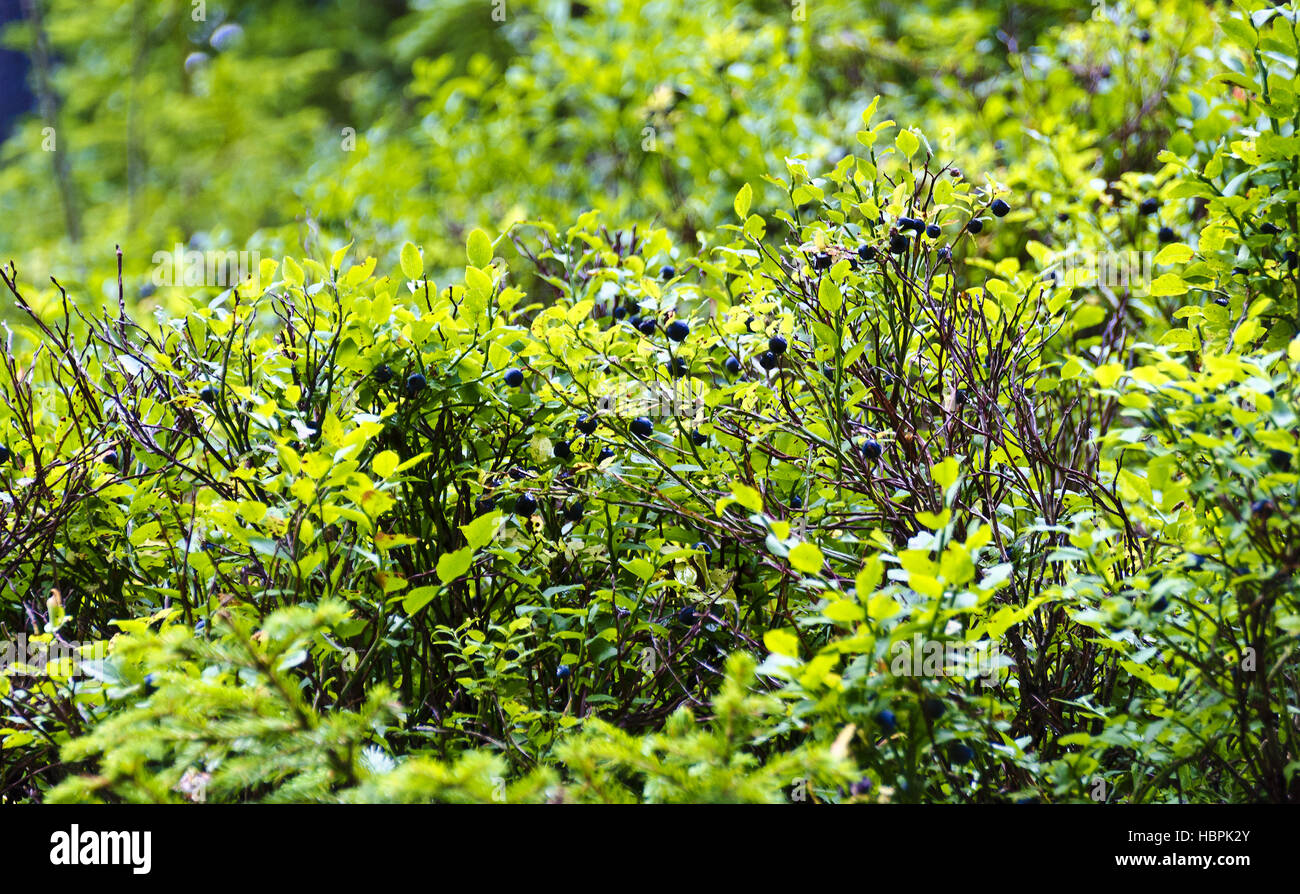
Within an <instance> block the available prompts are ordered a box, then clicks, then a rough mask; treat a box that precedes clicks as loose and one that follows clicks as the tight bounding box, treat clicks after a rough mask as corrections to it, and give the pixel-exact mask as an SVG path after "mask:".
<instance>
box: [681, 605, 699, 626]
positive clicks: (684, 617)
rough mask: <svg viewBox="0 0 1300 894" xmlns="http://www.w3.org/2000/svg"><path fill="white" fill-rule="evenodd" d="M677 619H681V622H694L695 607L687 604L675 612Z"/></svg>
mask: <svg viewBox="0 0 1300 894" xmlns="http://www.w3.org/2000/svg"><path fill="white" fill-rule="evenodd" d="M677 620H679V621H681V622H682V623H683V624H694V623H695V609H694V608H692V607H691V606H689V605H688V606H686V608H684V609H682V610H681V611H679V612H678V613H677Z"/></svg>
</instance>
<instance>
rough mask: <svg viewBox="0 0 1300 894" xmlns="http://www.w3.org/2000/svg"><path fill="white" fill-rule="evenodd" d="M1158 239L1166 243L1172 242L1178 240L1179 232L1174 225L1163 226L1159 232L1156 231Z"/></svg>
mask: <svg viewBox="0 0 1300 894" xmlns="http://www.w3.org/2000/svg"><path fill="white" fill-rule="evenodd" d="M1156 239H1158V240H1159V241H1160V243H1161V244H1162V245H1164V244H1168V243H1170V242H1177V241H1178V234H1177V233H1175V232H1174V230H1173V228H1172V227H1161V228H1160V230H1159V232H1157V233H1156Z"/></svg>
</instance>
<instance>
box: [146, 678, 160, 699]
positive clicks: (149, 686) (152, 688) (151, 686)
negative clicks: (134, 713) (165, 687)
mask: <svg viewBox="0 0 1300 894" xmlns="http://www.w3.org/2000/svg"><path fill="white" fill-rule="evenodd" d="M157 691H158V676H157V675H156V674H145V675H144V694H145V695H153V694H154V693H155V692H157Z"/></svg>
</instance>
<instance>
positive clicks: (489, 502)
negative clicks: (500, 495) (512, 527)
mask: <svg viewBox="0 0 1300 894" xmlns="http://www.w3.org/2000/svg"><path fill="white" fill-rule="evenodd" d="M495 508H497V501H496V500H494V499H492V498H491V497H483V498H481V499H480V500H479V501H478V502H477V503H475V504H474V517H475V518H478V517H479V516H480V515H487V514H488V513H489V512H491V511H492V510H493V509H495Z"/></svg>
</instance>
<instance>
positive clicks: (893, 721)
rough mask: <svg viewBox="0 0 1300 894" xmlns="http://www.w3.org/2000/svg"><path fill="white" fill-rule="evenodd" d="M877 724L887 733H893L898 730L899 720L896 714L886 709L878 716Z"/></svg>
mask: <svg viewBox="0 0 1300 894" xmlns="http://www.w3.org/2000/svg"><path fill="white" fill-rule="evenodd" d="M876 724H877V725H878V726H879V727H880V728H881V729H882V730H884V731H885V732H887V733H892V732H893V731H894V730H896V729H897V728H898V719H897V718H896V717H894V712H893V711H891V710H889V709H888V708H886V709H885V710H883V711H881V712H880V713H879V714H877V715H876Z"/></svg>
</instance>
